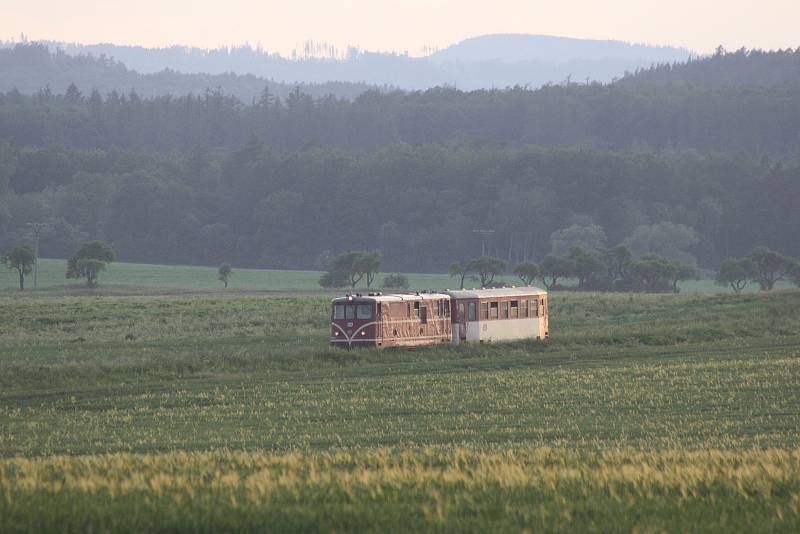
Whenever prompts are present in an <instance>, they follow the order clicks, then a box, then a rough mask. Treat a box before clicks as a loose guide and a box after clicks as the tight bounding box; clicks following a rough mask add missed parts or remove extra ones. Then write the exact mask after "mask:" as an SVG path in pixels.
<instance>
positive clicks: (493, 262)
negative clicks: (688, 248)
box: [450, 245, 699, 293]
mask: <svg viewBox="0 0 800 534" xmlns="http://www.w3.org/2000/svg"><path fill="white" fill-rule="evenodd" d="M506 269H507V264H506V262H504V261H503V260H501V259H499V258H494V257H490V256H481V257H479V258H475V259H473V260H470V261H467V262H460V261H456V262H453V263H452V264H450V276H451V277H455V278H456V279H458V281H459V287H461V288H462V289H463V287H464V281H465V279H466V278H467V277H470V278H471V279H474V280H475V281H477V282H480V285H481V287H493V286H495V285H497V284H496V283H495V281H494V280H495V277H496V276H498V275H500V274H502V273H503V272H505V271H506ZM513 271H514V274H515V275H516V276H517V277H518V278H519V279H520V280H521V281H522V283H523V284H524V285H531V284H533V283H534V281H536V280H537V279H538V280H541V282H542V284H543V285H544V286H545V288H547V289H548V290H553V289H577V290H579V291H643V292H664V291H673V292H675V293H677V292H678V282H680V281H681V280H689V279H693V278H697V277H698V275H699V273H698V271H697V269H695V268H694V267H692V266H689V265H685V264H682V263H680V262H677V261H671V260H668V259H665V258H662V257H660V256H658V255H655V254H645V255H643V256H641V257H640V258H634V257H633V255H632V254H631V253H630V251H629V250H628V249H627V247H625V246H624V245H620V246H617V247H615V248H613V249H596V250H593V251H587V250H584V249H583V248H581V247H578V246H574V247H572V248H570V250H569V252H568V253H567V254H566V255H564V256H559V255H555V254H548V255H547V256H545V257H544V258H543V259H542V261H541V262H539V263H535V262H532V261H525V262H520V263H518V264H516V265H515V266H514V268H513ZM565 279H574V280H577V287H573V286H564V285H561V284H559V281H563V280H565ZM501 285H502V284H501Z"/></svg>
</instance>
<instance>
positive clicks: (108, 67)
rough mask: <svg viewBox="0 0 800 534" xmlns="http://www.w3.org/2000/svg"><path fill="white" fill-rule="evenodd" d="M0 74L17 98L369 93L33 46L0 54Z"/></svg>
mask: <svg viewBox="0 0 800 534" xmlns="http://www.w3.org/2000/svg"><path fill="white" fill-rule="evenodd" d="M0 72H2V76H0V91H11V90H12V89H16V90H17V91H19V92H20V93H22V94H36V93H40V92H47V91H54V92H62V91H64V90H65V89H66V88H67V87H68V86H69V85H70V84H74V85H75V86H76V87H77V88H78V89H79V90H80V91H81V92H83V93H86V94H89V93H91V92H92V91H93V90H97V91H99V92H100V94H103V95H106V94H108V93H111V92H112V91H116V92H117V93H121V94H127V93H129V92H130V91H134V92H136V93H137V94H138V96H140V97H144V98H147V97H154V96H164V95H187V94H190V93H193V94H196V95H197V94H203V93H204V92H206V91H207V90H221V91H224V92H225V93H226V94H228V95H232V96H236V97H237V98H238V99H239V100H241V101H243V102H251V101H253V99H256V98H258V97H259V96H260V95H261V94H262V92H263V91H264V88H265V87H266V88H269V91H270V93H271V94H272V95H273V96H275V97H278V98H285V97H286V96H288V95H289V93H290V92H291V91H293V90H294V89H295V88H296V87H300V88H301V89H302V91H303V92H304V93H306V94H309V95H314V96H316V97H322V96H326V95H329V94H335V95H338V96H340V97H342V98H355V97H356V96H357V95H359V94H361V93H363V92H364V91H366V90H368V89H370V88H373V86H371V85H368V84H365V83H359V82H336V81H335V78H331V79H329V80H334V81H328V80H326V81H324V82H321V83H302V82H298V83H282V82H277V81H274V80H273V79H266V78H262V77H258V76H255V75H253V74H234V73H232V72H230V70H229V71H226V72H224V73H217V74H206V73H191V74H189V73H181V72H178V71H176V70H174V69H171V68H168V67H165V68H164V69H161V70H159V71H156V72H151V73H145V74H142V73H139V72H137V71H136V70H134V69H131V68H128V66H126V65H125V64H123V63H122V62H120V61H118V60H115V59H113V58H111V57H109V56H106V55H102V54H101V55H98V56H95V55H86V54H83V55H77V56H72V55H70V54H67V53H65V52H64V51H63V50H60V49H57V50H53V51H51V50H50V49H49V48H48V47H47V46H45V45H43V44H35V43H34V44H24V45H22V44H20V45H16V46H14V47H13V48H0Z"/></svg>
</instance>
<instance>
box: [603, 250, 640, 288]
mask: <svg viewBox="0 0 800 534" xmlns="http://www.w3.org/2000/svg"><path fill="white" fill-rule="evenodd" d="M603 260H604V262H605V264H606V267H607V268H608V278H609V281H610V282H611V283H612V284H613V283H614V282H616V281H617V280H624V279H625V278H627V277H628V270H629V269H630V266H631V262H632V261H633V255H632V254H631V252H630V250H628V247H626V246H625V245H617V246H616V247H614V248H611V249H607V250H605V251H603Z"/></svg>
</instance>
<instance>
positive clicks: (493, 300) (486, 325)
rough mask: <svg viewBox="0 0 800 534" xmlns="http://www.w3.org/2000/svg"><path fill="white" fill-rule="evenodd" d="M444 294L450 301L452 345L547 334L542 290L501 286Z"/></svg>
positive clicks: (544, 335) (537, 336)
mask: <svg viewBox="0 0 800 534" xmlns="http://www.w3.org/2000/svg"><path fill="white" fill-rule="evenodd" d="M446 293H447V294H448V295H449V296H450V298H451V302H452V304H451V306H452V317H453V343H454V344H458V343H461V342H462V341H467V342H475V341H477V342H486V341H507V340H514V339H545V338H546V337H548V336H549V335H550V326H549V319H548V312H547V291H545V290H544V289H539V288H538V287H532V286H528V287H503V288H497V289H470V290H467V289H465V290H458V291H447V292H446Z"/></svg>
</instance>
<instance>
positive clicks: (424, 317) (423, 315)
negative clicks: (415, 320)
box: [419, 306, 428, 334]
mask: <svg viewBox="0 0 800 534" xmlns="http://www.w3.org/2000/svg"><path fill="white" fill-rule="evenodd" d="M419 320H420V322H421V323H422V324H427V323H428V307H427V306H423V307H421V308H420V309H419ZM421 333H422V332H420V334H421Z"/></svg>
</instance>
